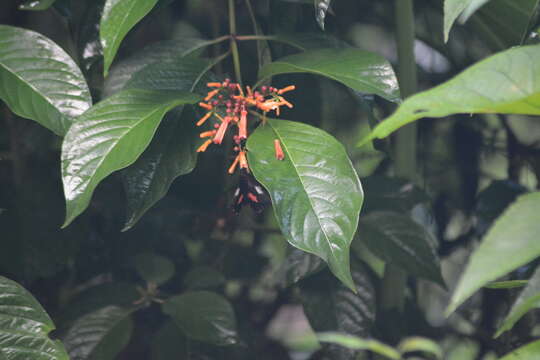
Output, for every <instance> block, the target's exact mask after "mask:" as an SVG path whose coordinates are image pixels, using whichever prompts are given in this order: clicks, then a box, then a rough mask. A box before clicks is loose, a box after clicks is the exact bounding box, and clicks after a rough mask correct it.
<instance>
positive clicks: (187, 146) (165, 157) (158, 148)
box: [123, 58, 213, 230]
mask: <svg viewBox="0 0 540 360" xmlns="http://www.w3.org/2000/svg"><path fill="white" fill-rule="evenodd" d="M212 64H213V62H211V61H208V60H203V59H196V58H180V59H177V60H175V61H172V62H167V63H156V64H151V65H148V66H146V67H145V68H144V69H142V70H141V71H140V72H138V73H136V74H135V75H133V76H132V78H131V79H130V80H129V81H128V82H127V84H126V88H141V89H150V90H175V91H182V90H184V91H196V92H198V93H203V92H204V90H205V89H206V83H207V82H208V81H210V80H211V79H213V78H212V77H211V76H209V74H208V69H209V68H210V67H211V65H212ZM195 117H196V116H195V114H194V113H193V112H192V111H185V109H184V108H178V109H175V110H174V111H172V112H171V113H169V114H168V115H167V116H166V118H165V120H164V121H163V124H162V125H161V126H160V127H159V129H158V131H157V133H156V136H155V137H154V139H153V140H152V143H151V144H150V146H149V147H148V149H147V150H146V151H145V152H144V153H143V154H142V155H141V157H140V158H139V159H138V160H137V161H136V162H135V163H134V164H133V165H132V166H130V167H129V168H127V169H126V170H125V171H124V172H123V180H124V187H125V189H126V195H127V199H128V204H127V221H126V225H125V227H124V229H123V230H128V229H129V228H131V227H132V226H133V225H135V223H136V222H137V221H138V220H139V219H140V218H141V216H142V215H143V214H144V213H145V212H146V211H147V210H148V209H150V208H151V207H152V206H153V205H154V204H155V203H156V202H157V201H158V200H160V199H161V198H162V197H163V196H165V194H166V193H167V191H168V190H169V187H170V186H171V184H172V182H173V181H174V179H176V178H177V177H178V176H181V175H185V174H188V173H190V172H191V171H192V170H193V169H194V167H195V164H196V162H197V152H196V149H197V146H198V144H199V143H200V138H199V136H198V135H197V132H199V131H200V129H198V128H197V127H196V126H195V121H194V120H195Z"/></svg>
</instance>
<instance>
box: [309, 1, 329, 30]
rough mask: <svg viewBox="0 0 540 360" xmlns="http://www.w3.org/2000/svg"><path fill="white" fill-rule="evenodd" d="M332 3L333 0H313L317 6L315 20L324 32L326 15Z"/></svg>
mask: <svg viewBox="0 0 540 360" xmlns="http://www.w3.org/2000/svg"><path fill="white" fill-rule="evenodd" d="M331 1H332V0H313V3H314V5H315V19H316V20H317V23H318V24H319V26H320V27H321V29H322V30H324V19H325V18H326V13H327V12H328V8H329V7H330V2H331Z"/></svg>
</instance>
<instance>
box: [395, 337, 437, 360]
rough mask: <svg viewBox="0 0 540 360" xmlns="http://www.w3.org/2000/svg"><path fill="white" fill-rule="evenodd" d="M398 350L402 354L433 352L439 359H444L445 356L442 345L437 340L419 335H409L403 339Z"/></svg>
mask: <svg viewBox="0 0 540 360" xmlns="http://www.w3.org/2000/svg"><path fill="white" fill-rule="evenodd" d="M398 350H399V352H400V353H402V354H405V353H408V352H415V351H420V352H424V353H428V354H433V355H435V357H436V358H437V359H442V358H443V356H444V355H443V352H442V350H441V347H440V346H439V345H438V344H437V343H436V342H434V341H433V340H430V339H427V338H423V337H418V336H414V337H408V338H405V339H403V340H401V341H400V343H399V345H398Z"/></svg>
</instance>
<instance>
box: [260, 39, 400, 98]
mask: <svg viewBox="0 0 540 360" xmlns="http://www.w3.org/2000/svg"><path fill="white" fill-rule="evenodd" d="M289 73H310V74H316V75H321V76H326V77H328V78H330V79H333V80H336V81H339V82H340V83H342V84H344V85H346V86H348V87H350V88H352V89H354V90H356V91H360V92H363V93H368V94H376V95H379V96H381V97H383V98H385V99H387V100H390V101H399V99H400V95H399V86H398V82H397V78H396V75H395V74H394V70H393V69H392V66H391V65H390V63H389V62H388V61H386V60H385V59H384V58H383V57H382V56H380V55H377V54H374V53H371V52H368V51H363V50H358V49H352V48H349V49H320V50H310V51H306V52H303V53H300V54H295V55H290V56H286V57H284V58H281V59H278V60H276V61H274V62H271V63H270V64H267V65H265V66H264V67H262V68H261V69H260V70H259V79H261V80H262V79H266V78H269V77H271V76H274V75H279V74H289Z"/></svg>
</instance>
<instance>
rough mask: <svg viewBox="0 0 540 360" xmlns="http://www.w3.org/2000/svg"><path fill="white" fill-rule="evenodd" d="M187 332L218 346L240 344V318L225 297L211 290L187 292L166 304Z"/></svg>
mask: <svg viewBox="0 0 540 360" xmlns="http://www.w3.org/2000/svg"><path fill="white" fill-rule="evenodd" d="M162 310H163V312H164V313H165V314H167V315H169V316H170V317H172V318H173V320H174V322H175V323H176V325H178V327H180V329H182V331H183V333H184V334H185V335H186V336H188V337H190V338H192V339H194V340H199V341H203V342H207V343H211V344H214V345H232V344H235V343H236V341H237V340H236V337H237V335H236V319H235V316H234V310H233V308H232V306H231V304H230V303H229V302H228V301H227V300H226V299H225V298H224V297H223V296H221V295H218V294H216V293H213V292H209V291H194V292H187V293H184V294H182V295H179V296H175V297H172V298H170V299H169V300H167V301H166V302H165V303H164V304H163V305H162Z"/></svg>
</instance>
